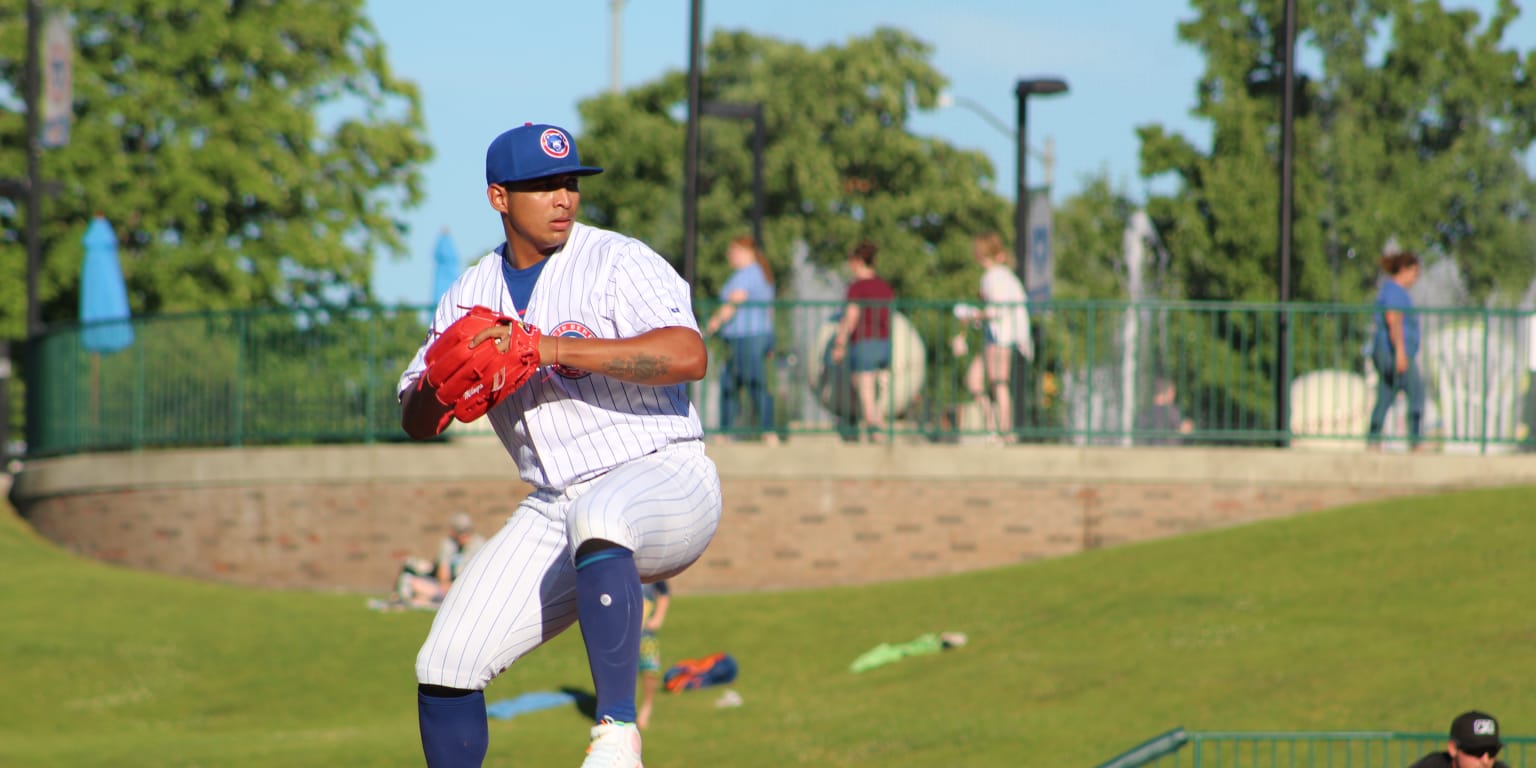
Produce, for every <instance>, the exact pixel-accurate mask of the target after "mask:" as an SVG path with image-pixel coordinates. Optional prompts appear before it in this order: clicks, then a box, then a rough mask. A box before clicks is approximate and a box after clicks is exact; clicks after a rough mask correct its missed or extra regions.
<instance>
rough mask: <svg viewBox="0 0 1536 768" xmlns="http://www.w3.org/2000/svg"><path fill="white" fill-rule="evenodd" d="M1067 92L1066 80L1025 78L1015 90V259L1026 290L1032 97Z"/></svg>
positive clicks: (1017, 84)
mask: <svg viewBox="0 0 1536 768" xmlns="http://www.w3.org/2000/svg"><path fill="white" fill-rule="evenodd" d="M1066 90H1067V81H1065V80H1062V79H1061V78H1057V77H1043V78H1028V79H1023V80H1019V81H1018V83H1016V84H1015V85H1014V87H1013V95H1014V98H1015V99H1017V101H1018V107H1019V128H1018V132H1017V139H1018V148H1017V149H1016V150H1015V157H1014V172H1015V176H1014V184H1015V188H1014V205H1013V257H1014V269H1016V270H1018V274H1019V281H1020V282H1022V283H1024V289H1025V290H1026V291H1028V290H1029V278H1028V264H1029V182H1028V162H1027V160H1028V155H1029V131H1028V127H1029V118H1028V105H1029V97H1030V96H1048V95H1050V94H1053V93H1065V92H1066Z"/></svg>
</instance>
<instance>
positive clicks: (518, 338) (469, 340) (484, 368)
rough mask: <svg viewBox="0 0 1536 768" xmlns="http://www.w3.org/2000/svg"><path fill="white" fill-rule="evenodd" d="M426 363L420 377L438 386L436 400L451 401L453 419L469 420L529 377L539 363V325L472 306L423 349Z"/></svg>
mask: <svg viewBox="0 0 1536 768" xmlns="http://www.w3.org/2000/svg"><path fill="white" fill-rule="evenodd" d="M426 364H427V370H426V371H425V372H424V373H423V374H422V380H423V381H425V382H426V383H427V384H430V385H432V387H433V388H434V389H436V390H437V400H438V402H440V403H442V404H443V405H447V406H452V408H453V411H452V413H453V418H456V419H458V420H459V421H463V422H471V421H474V420H475V419H478V418H480V417H481V416H484V415H485V412H486V411H488V410H490V409H491V408H494V407H495V406H496V405H497V404H499V403H501V401H502V400H505V399H506V398H507V396H508V395H510V394H512V393H513V392H516V391H517V389H518V388H519V387H521V386H522V385H523V384H525V383H527V381H528V379H530V378H532V377H533V373H534V371H535V370H537V369H538V367H539V329H538V328H535V327H533V326H531V325H528V324H527V323H524V322H521V321H519V320H517V319H516V318H513V317H511V316H509V315H504V314H501V313H500V312H496V311H493V310H491V309H489V308H487V307H482V306H476V307H472V308H471V309H470V310H469V313H468V314H466V315H464V316H463V317H461V318H459V319H458V320H456V321H454V323H453V324H452V325H450V326H448V327H447V328H445V329H443V332H442V334H441V335H439V336H438V337H437V340H435V341H433V342H432V346H430V347H428V348H427V354H426ZM441 426H446V418H445V423H444V424H443V425H441ZM439 431H441V430H439Z"/></svg>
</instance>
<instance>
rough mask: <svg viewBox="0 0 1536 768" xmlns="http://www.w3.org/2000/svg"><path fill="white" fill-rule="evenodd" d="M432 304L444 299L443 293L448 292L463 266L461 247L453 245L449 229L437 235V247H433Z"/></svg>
mask: <svg viewBox="0 0 1536 768" xmlns="http://www.w3.org/2000/svg"><path fill="white" fill-rule="evenodd" d="M432 263H433V272H432V304H433V305H434V306H435V305H436V304H437V302H439V301H442V299H443V294H445V293H447V292H448V288H449V286H452V285H453V281H454V280H457V279H458V277H459V271H460V270H461V269H463V267H462V266H461V265H460V264H459V249H457V248H455V247H453V238H451V237H449V236H448V230H446V229H445V230H443V233H442V234H441V235H438V236H437V247H436V248H434V249H432Z"/></svg>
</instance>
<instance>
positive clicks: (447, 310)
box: [398, 123, 720, 768]
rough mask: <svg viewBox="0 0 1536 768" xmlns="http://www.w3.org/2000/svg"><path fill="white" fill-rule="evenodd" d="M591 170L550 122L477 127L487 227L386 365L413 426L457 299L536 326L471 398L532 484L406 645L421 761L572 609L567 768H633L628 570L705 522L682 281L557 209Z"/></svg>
mask: <svg viewBox="0 0 1536 768" xmlns="http://www.w3.org/2000/svg"><path fill="white" fill-rule="evenodd" d="M601 172H602V169H601V168H594V167H589V166H585V165H582V164H581V161H580V159H579V158H578V156H577V152H576V145H575V143H574V142H573V141H572V139H571V136H570V134H569V133H567V132H566V131H564V130H563V129H561V128H558V127H555V126H552V125H534V124H531V123H530V124H525V125H522V126H519V127H516V128H513V129H511V130H509V131H506V132H505V133H502V134H501V135H500V136H498V137H496V139H495V140H494V141H492V142H491V145H490V148H489V149H488V150H487V152H486V159H485V180H486V183H487V185H488V187H487V189H486V196H487V198H488V199H489V201H490V204H491V208H493V209H495V211H496V212H497V214H498V215H499V216H500V218H501V225H502V230H503V232H504V234H505V238H506V241H505V243H503V244H502V245H500V246H498V247H497V248H496V249H495V250H494V251H492V252H491V253H489V254H487V255H486V256H485V257H484V258H482V259H481V260H480V261H479V262H478V263H477V264H475V265H473V266H471V267H470V268H469V269H468V270H467V271H466V272H465V273H464V274H463V275H461V276H460V277H459V279H458V280H457V281H456V282H455V283H454V284H453V286H452V287H451V288H449V289H448V291H447V293H445V294H444V295H443V297H442V300H441V301H440V302H439V303H438V306H437V311H436V314H435V316H434V318H433V322H432V329H431V331H430V332H429V334H428V338H427V342H426V343H424V344H423V345H422V349H421V350H420V351H418V352H417V354H416V356H415V358H414V359H413V360H412V361H411V363H410V365H409V366H408V367H407V368H406V370H405V373H404V374H403V375H402V376H401V377H400V382H399V388H398V392H399V395H400V399H401V405H402V408H401V412H402V416H401V423H402V426H403V427H404V428H405V431H406V433H407V434H409V435H410V436H411V437H413V438H415V439H418V440H419V439H425V438H429V437H432V436H433V435H436V434H438V433H440V432H441V431H442V429H443V428H444V427H445V426H446V425H447V424H448V423H449V422H450V421H451V418H452V417H453V415H454V414H453V406H451V405H445V404H444V403H443V401H442V399H441V398H440V397H439V396H438V395H439V394H440V393H439V392H438V391H437V390H436V388H434V386H433V385H432V384H431V383H430V382H431V381H439V383H441V384H442V385H443V386H445V387H446V386H447V382H443V381H441V379H440V378H434V377H433V376H432V375H431V373H432V371H431V365H432V363H430V362H429V358H431V355H430V354H429V353H428V351H429V348H430V347H431V342H432V341H433V339H434V337H436V336H437V335H438V334H441V333H443V331H444V330H445V329H448V328H449V327H450V326H452V325H453V324H454V323H455V322H456V321H459V320H460V318H462V317H463V316H464V315H465V314H466V312H468V311H469V310H470V308H472V307H473V308H476V309H477V310H479V309H485V308H489V310H492V311H495V312H499V313H501V314H503V315H506V316H509V317H515V318H519V319H521V320H522V321H523V322H524V323H527V324H528V326H532V328H534V329H537V332H536V339H535V343H536V352H537V354H536V355H533V356H532V357H533V358H534V359H536V360H537V361H538V362H539V364H540V365H541V366H542V367H540V368H539V369H538V370H537V371H536V372H535V373H533V375H532V376H531V378H529V379H528V380H527V382H526V383H525V384H522V385H521V386H519V387H517V388H515V389H514V390H513V391H511V392H510V394H507V395H506V398H505V399H504V400H501V401H499V402H497V403H495V404H493V405H491V406H490V409H489V411H488V412H487V414H486V417H487V418H488V419H489V420H490V422H491V424H492V426H493V427H494V428H495V430H496V434H497V436H498V437H499V438H501V442H502V444H503V445H504V446H505V447H506V450H507V453H508V454H509V455H510V456H511V457H512V460H513V461H514V462H515V463H516V465H517V468H518V472H519V473H520V474H521V476H522V479H523V480H524V481H526V482H528V483H529V484H530V485H532V486H533V489H534V490H533V492H532V493H531V494H529V495H528V497H527V498H525V499H524V500H523V501H522V502H521V504H520V505H519V506H518V508H517V510H516V511H515V512H514V513H513V514H512V516H511V517H510V518H509V519H508V520H507V522H506V524H505V525H504V526H503V527H502V528H501V530H500V531H498V532H497V533H496V534H495V535H494V536H492V537H491V539H490V541H488V542H487V543H486V545H485V546H484V547H483V548H482V549H481V550H480V552H479V554H477V555H476V556H475V557H474V559H472V560H471V561H470V562H469V564H468V565H467V567H466V568H465V570H464V573H463V574H461V575H460V576H459V578H458V580H457V581H456V582H454V585H453V588H452V589H450V590H449V592H448V595H447V597H446V598H445V600H444V601H443V604H442V607H441V608H440V609H439V610H438V612H437V615H436V618H435V620H434V621H433V623H432V629H431V632H430V633H429V634H428V636H427V639H426V642H425V643H424V644H423V645H422V647H421V651H420V653H419V654H418V655H417V657H416V679H417V682H418V683H419V689H418V693H417V702H418V711H419V717H420V726H421V742H422V749H423V751H424V752H425V753H426V758H427V765H428V766H430V767H431V768H461V767H462V766H479V765H481V763H482V762H483V760H484V759H485V754H486V751H487V748H488V746H489V735H488V731H487V726H486V710H485V697H484V693H483V691H484V689H485V687H486V685H487V684H489V683H490V682H491V679H492V678H494V677H496V676H497V675H498V674H500V673H501V672H502V671H504V670H506V669H507V667H509V666H510V665H512V664H513V663H514V662H516V661H517V660H518V659H519V658H521V657H522V656H523V655H524V654H526V653H528V652H529V651H532V650H533V649H535V648H537V647H539V646H540V645H543V644H544V643H545V642H547V641H548V640H550V639H551V638H553V637H555V636H556V635H558V634H560V632H562V631H563V630H565V629H566V628H568V627H570V625H571V624H573V623H576V622H579V623H580V624H581V633H582V639H583V641H584V643H585V645H586V650H587V660H588V664H589V666H590V668H591V672H592V682H593V687H594V688H595V689H596V692H597V713H596V714H597V723H596V725H595V726H594V727H593V728H592V730H591V742H590V745H589V746H588V749H587V757H586V761H585V762H583V763H582V766H584V768H640V766H641V763H640V751H641V750H640V732H639V729H638V728H637V727H636V726H635V725H634V722H635V719H636V712H635V685H636V678H637V674H638V664H639V652H640V632H641V626H640V622H641V613H642V610H643V605H642V601H641V583H642V581H643V582H654V581H659V580H661V579H665V578H668V577H671V576H673V575H676V574H678V573H680V572H682V571H683V570H684V569H685V568H687V567H688V566H689V565H691V564H692V563H693V562H694V561H695V560H697V559H698V558H699V556H700V555H702V554H703V552H704V548H705V547H706V546H707V545H708V544H709V542H710V539H711V538H713V536H714V533H715V527H716V525H717V524H718V523H719V519H720V479H719V476H718V475H717V474H716V471H715V466H714V464H713V463H712V462H711V461H710V460H709V458H708V457H706V456H705V455H704V444H703V430H702V428H701V426H700V423H699V418H698V414H697V412H696V411H695V409H694V407H693V405H692V403H690V402H689V399H688V394H687V390H686V384H687V382H690V381H697V380H698V379H700V378H702V377H703V375H704V370H705V366H706V352H705V347H704V342H703V339H702V338H701V336H700V334H699V328H698V322H697V320H696V319H695V318H694V315H693V310H692V307H691V302H690V296H689V288H688V285H687V284H686V283H684V282H683V281H682V279H681V278H679V277H678V275H677V272H676V271H675V270H674V269H673V268H672V267H671V265H669V264H668V263H667V262H666V261H665V260H663V259H662V258H661V256H659V255H657V254H656V252H655V251H653V250H652V249H651V248H649V247H648V246H646V245H645V244H644V243H641V242H639V241H638V240H634V239H632V238H629V237H626V236H624V235H621V234H618V233H616V232H609V231H605V230H601V229H596V228H593V227H589V226H586V225H584V224H581V223H579V222H577V221H576V219H575V217H576V212H577V208H578V205H579V203H580V201H581V194H580V190H579V182H580V180H581V179H582V177H585V176H589V175H592V174H596V173H601ZM471 314H473V313H471ZM525 332H529V330H528V327H527V326H523V325H521V324H516V323H513V324H510V325H508V324H499V325H494V326H491V327H489V328H488V329H486V330H485V331H483V332H480V333H478V334H477V335H476V336H475V338H474V339H473V340H471V341H470V342H469V346H470V348H471V349H473V348H474V347H476V346H477V345H479V344H495V345H497V347H496V349H498V350H501V349H503V348H504V347H505V346H507V345H510V344H513V343H515V342H518V341H519V339H518V338H512V337H513V335H514V334H518V333H525ZM496 378H497V379H498V380H497V381H496V382H495V384H494V386H496V387H500V386H501V381H500V378H501V377H500V376H499V375H498V376H497V377H496ZM459 417H460V418H462V414H459Z"/></svg>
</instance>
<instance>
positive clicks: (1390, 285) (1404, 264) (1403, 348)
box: [1367, 251, 1424, 451]
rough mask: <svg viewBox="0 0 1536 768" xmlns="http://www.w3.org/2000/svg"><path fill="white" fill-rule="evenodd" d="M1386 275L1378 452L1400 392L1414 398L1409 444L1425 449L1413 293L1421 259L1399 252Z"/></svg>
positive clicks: (1378, 358)
mask: <svg viewBox="0 0 1536 768" xmlns="http://www.w3.org/2000/svg"><path fill="white" fill-rule="evenodd" d="M1381 269H1382V271H1383V272H1385V273H1386V277H1385V278H1384V279H1383V280H1382V281H1381V286H1380V288H1379V289H1378V290H1377V292H1376V334H1375V336H1374V337H1373V338H1372V340H1371V364H1372V365H1373V366H1375V368H1376V374H1377V378H1376V407H1375V408H1373V409H1371V423H1370V433H1369V437H1368V438H1367V442H1368V445H1369V447H1370V448H1371V449H1372V450H1381V430H1382V425H1384V424H1385V423H1386V420H1387V411H1389V410H1391V409H1392V403H1393V402H1394V401H1396V400H1397V393H1399V392H1402V393H1403V394H1405V395H1407V396H1408V446H1409V448H1410V449H1412V450H1414V451H1417V450H1419V449H1420V441H1421V439H1422V431H1423V425H1424V378H1423V376H1421V375H1420V374H1419V366H1418V362H1417V357H1418V354H1419V317H1418V315H1417V314H1416V313H1415V312H1414V311H1413V299H1412V298H1411V297H1410V296H1409V295H1408V289H1410V288H1412V287H1413V284H1414V283H1416V282H1418V280H1419V270H1420V266H1419V257H1418V256H1417V255H1416V254H1414V253H1413V252H1412V251H1399V252H1396V253H1389V254H1387V255H1385V256H1382V257H1381Z"/></svg>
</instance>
